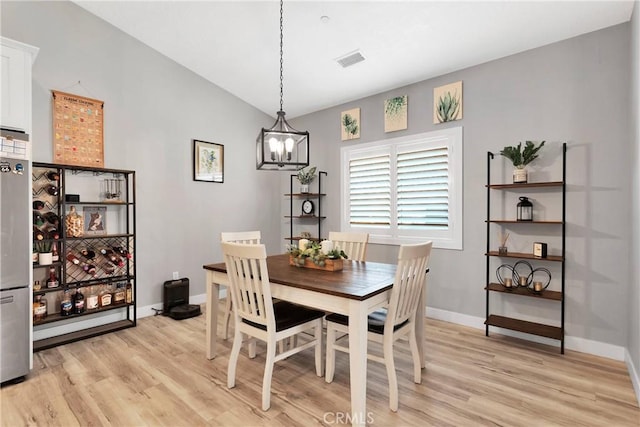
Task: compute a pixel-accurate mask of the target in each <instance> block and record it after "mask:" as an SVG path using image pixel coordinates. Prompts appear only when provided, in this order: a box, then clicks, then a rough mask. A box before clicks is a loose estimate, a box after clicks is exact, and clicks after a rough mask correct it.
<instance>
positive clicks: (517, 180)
mask: <svg viewBox="0 0 640 427" xmlns="http://www.w3.org/2000/svg"><path fill="white" fill-rule="evenodd" d="M544 143H545V141H542V142H541V143H540V144H539V145H538V146H536V143H535V142H534V141H525V146H524V149H523V148H522V142H520V143H518V145H517V146H514V147H509V146H507V147H504V148H503V149H502V151H500V155H502V156H504V157H506V158H507V159H509V160H511V163H513V166H514V167H515V169H514V170H513V183H514V184H523V183H526V182H527V169H526V168H525V166H527V165H528V164H529V163H531V162H532V161H534V160H535V159H537V158H538V151H540V149H541V148H542V147H543V146H544Z"/></svg>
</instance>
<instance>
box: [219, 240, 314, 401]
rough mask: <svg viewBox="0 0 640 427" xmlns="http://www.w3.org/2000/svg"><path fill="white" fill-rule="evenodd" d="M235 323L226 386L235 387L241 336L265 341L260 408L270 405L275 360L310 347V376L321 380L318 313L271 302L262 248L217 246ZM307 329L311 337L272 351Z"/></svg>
mask: <svg viewBox="0 0 640 427" xmlns="http://www.w3.org/2000/svg"><path fill="white" fill-rule="evenodd" d="M222 253H223V255H224V262H225V265H226V268H227V276H228V278H229V290H230V291H231V297H232V300H233V317H234V321H235V328H234V330H235V331H234V337H233V347H232V348H231V354H230V356H229V370H228V374H227V386H228V387H229V388H233V387H235V382H236V366H237V363H238V356H239V354H240V348H241V347H242V340H243V334H244V335H247V336H250V337H253V338H256V339H260V340H262V341H265V342H266V344H267V354H266V361H265V368H264V377H263V380H262V409H263V410H264V411H266V410H268V409H269V407H270V406H271V377H272V374H273V366H274V364H275V362H277V361H279V360H282V359H285V358H287V357H289V356H292V355H294V354H296V353H299V352H301V351H304V350H306V349H308V348H311V347H315V365H316V374H317V375H318V376H322V318H323V316H324V314H325V313H324V312H323V311H319V310H313V309H310V308H306V307H302V306H299V305H297V304H293V303H290V302H287V301H277V302H274V301H273V299H272V298H271V288H270V285H269V272H268V270H267V252H266V249H265V246H264V245H252V244H239V243H224V242H223V243H222ZM311 329H313V338H312V339H310V340H308V341H307V342H304V343H302V344H300V345H297V346H296V347H293V348H290V349H288V350H287V351H285V352H282V353H276V342H278V341H281V340H284V339H286V338H289V337H293V336H295V335H297V334H300V333H302V332H305V331H308V330H311Z"/></svg>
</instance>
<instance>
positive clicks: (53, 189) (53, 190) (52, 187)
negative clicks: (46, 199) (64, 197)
mask: <svg viewBox="0 0 640 427" xmlns="http://www.w3.org/2000/svg"><path fill="white" fill-rule="evenodd" d="M44 191H46V192H47V194H49V195H50V196H57V195H58V187H56V186H55V185H53V184H47V185H45V186H44Z"/></svg>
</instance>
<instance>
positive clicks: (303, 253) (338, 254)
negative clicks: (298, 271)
mask: <svg viewBox="0 0 640 427" xmlns="http://www.w3.org/2000/svg"><path fill="white" fill-rule="evenodd" d="M327 242H329V241H328V240H325V241H323V242H316V241H309V240H307V239H301V240H300V242H299V244H298V245H289V246H288V247H287V253H288V254H289V264H290V265H294V266H296V267H304V268H315V269H317V270H327V271H339V270H342V267H343V265H342V260H343V259H346V258H347V255H346V254H345V253H344V251H343V250H339V249H333V247H332V246H333V245H329V244H327ZM323 243H324V245H323ZM329 248H330V249H329Z"/></svg>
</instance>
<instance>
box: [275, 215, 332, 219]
mask: <svg viewBox="0 0 640 427" xmlns="http://www.w3.org/2000/svg"><path fill="white" fill-rule="evenodd" d="M284 217H285V218H299V219H325V218H326V216H316V215H285V216H284Z"/></svg>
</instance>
